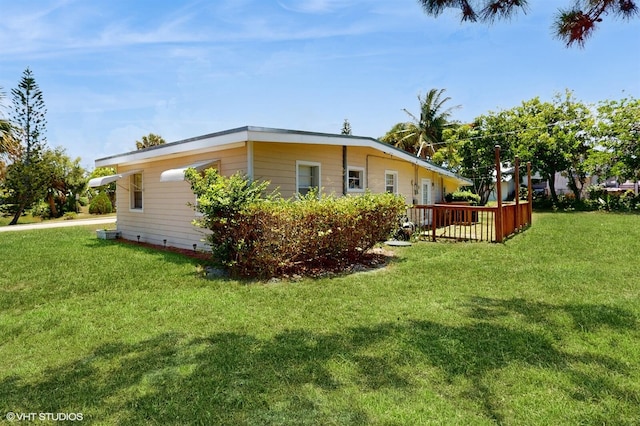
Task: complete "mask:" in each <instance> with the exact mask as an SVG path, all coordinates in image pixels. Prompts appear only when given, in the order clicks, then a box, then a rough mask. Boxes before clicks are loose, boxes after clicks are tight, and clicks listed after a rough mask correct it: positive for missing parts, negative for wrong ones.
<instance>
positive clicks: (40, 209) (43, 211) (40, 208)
mask: <svg viewBox="0 0 640 426" xmlns="http://www.w3.org/2000/svg"><path fill="white" fill-rule="evenodd" d="M31 216H33V217H41V218H42V219H48V218H50V217H51V208H50V207H49V204H48V203H46V202H44V201H40V202H39V203H37V204H36V205H35V206H33V208H32V209H31Z"/></svg>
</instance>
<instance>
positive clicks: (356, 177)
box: [347, 167, 365, 192]
mask: <svg viewBox="0 0 640 426" xmlns="http://www.w3.org/2000/svg"><path fill="white" fill-rule="evenodd" d="M364 185H365V184H364V168H362V167H349V169H348V171H347V189H348V190H349V191H351V192H362V191H364Z"/></svg>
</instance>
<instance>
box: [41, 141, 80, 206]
mask: <svg viewBox="0 0 640 426" xmlns="http://www.w3.org/2000/svg"><path fill="white" fill-rule="evenodd" d="M80 161H81V160H80V157H77V158H76V159H75V160H71V158H69V156H68V155H67V154H66V152H65V150H64V148H62V147H58V148H56V149H54V150H46V151H45V152H44V155H43V168H44V170H46V172H47V173H46V174H47V177H48V182H47V195H46V199H47V203H48V204H49V210H50V211H51V216H52V217H58V216H61V215H62V214H63V213H65V212H67V211H75V210H76V196H79V195H80V194H81V193H82V192H83V191H84V190H85V188H86V186H87V178H86V177H85V175H86V172H85V170H84V168H83V167H82V166H81V165H80Z"/></svg>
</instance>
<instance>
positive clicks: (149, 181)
mask: <svg viewBox="0 0 640 426" xmlns="http://www.w3.org/2000/svg"><path fill="white" fill-rule="evenodd" d="M213 159H219V160H220V172H221V173H222V174H223V175H230V174H233V173H235V172H236V171H240V172H241V173H246V168H247V157H246V154H245V149H244V148H236V149H233V150H227V151H218V152H214V153H209V154H199V155H197V156H185V157H180V158H174V159H170V160H163V161H156V162H151V163H145V164H138V165H136V166H132V167H130V169H142V170H143V173H142V176H143V211H142V212H136V211H130V210H129V203H130V194H129V179H128V178H123V179H121V180H119V181H118V186H117V188H118V189H117V200H118V230H119V231H121V232H122V237H123V238H125V239H128V240H133V241H136V240H137V236H138V235H139V236H140V241H141V242H146V243H151V244H160V245H162V244H163V240H165V239H166V240H167V245H168V246H172V247H180V248H187V249H191V248H193V244H197V247H198V248H199V249H207V247H205V246H204V245H203V242H202V241H201V240H202V239H204V237H205V231H204V230H203V229H201V228H198V227H195V226H193V225H192V223H191V222H192V221H193V220H194V219H196V215H195V212H194V210H193V208H192V207H190V206H189V205H188V204H189V203H191V204H193V203H194V202H195V195H194V194H193V192H192V191H191V187H190V185H189V182H186V181H181V182H160V174H161V173H162V172H163V171H165V170H169V169H174V168H179V167H184V166H186V165H189V164H192V163H195V162H198V161H203V160H213ZM125 171H127V169H125V168H121V169H119V170H118V172H125Z"/></svg>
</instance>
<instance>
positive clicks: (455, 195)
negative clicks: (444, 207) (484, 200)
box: [444, 191, 480, 206]
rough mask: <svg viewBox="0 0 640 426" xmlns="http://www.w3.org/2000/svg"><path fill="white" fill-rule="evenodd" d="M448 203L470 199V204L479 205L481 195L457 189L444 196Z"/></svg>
mask: <svg viewBox="0 0 640 426" xmlns="http://www.w3.org/2000/svg"><path fill="white" fill-rule="evenodd" d="M444 199H445V201H446V202H447V203H452V202H459V201H468V202H469V204H470V205H472V206H477V205H478V204H480V196H479V195H478V194H474V193H473V192H471V191H455V192H450V193H448V194H446V195H445V196H444Z"/></svg>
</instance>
